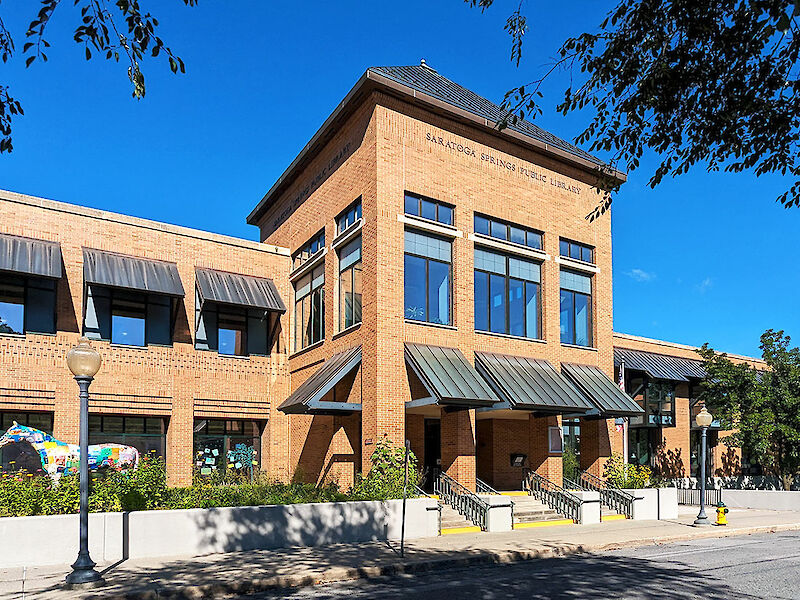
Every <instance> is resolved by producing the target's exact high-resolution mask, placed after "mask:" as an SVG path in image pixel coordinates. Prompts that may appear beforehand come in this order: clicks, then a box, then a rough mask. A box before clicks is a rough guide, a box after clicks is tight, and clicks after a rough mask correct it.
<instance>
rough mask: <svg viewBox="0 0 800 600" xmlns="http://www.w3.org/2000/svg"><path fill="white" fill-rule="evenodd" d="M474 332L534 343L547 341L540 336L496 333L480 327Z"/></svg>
mask: <svg viewBox="0 0 800 600" xmlns="http://www.w3.org/2000/svg"><path fill="white" fill-rule="evenodd" d="M475 333H477V334H480V335H489V336H492V337H499V338H504V339H508V340H519V341H521V342H534V343H536V344H546V343H547V341H546V340H543V339H541V338H529V337H524V336H521V335H511V334H510V333H496V332H494V331H483V330H481V329H476V330H475Z"/></svg>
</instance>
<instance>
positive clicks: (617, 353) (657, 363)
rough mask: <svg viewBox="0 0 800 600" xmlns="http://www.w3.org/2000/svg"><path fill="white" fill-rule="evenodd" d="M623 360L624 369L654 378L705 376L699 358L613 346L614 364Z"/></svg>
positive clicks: (695, 377)
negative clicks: (693, 358) (641, 372)
mask: <svg viewBox="0 0 800 600" xmlns="http://www.w3.org/2000/svg"><path fill="white" fill-rule="evenodd" d="M623 362H624V363H625V368H626V369H634V370H636V371H643V372H645V373H647V374H648V375H649V376H650V377H653V378H654V379H668V380H671V381H689V379H690V378H691V379H703V378H704V377H705V376H706V371H705V369H704V368H703V363H702V361H700V360H692V359H690V358H681V357H678V356H668V355H666V354H656V353H655V352H645V351H644V350H629V349H627V348H614V366H615V367H618V366H619V365H620V364H621V363H623Z"/></svg>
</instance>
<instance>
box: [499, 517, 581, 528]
mask: <svg viewBox="0 0 800 600" xmlns="http://www.w3.org/2000/svg"><path fill="white" fill-rule="evenodd" d="M574 524H575V521H573V520H572V519H558V520H556V521H533V522H532V523H514V529H528V528H529V527H552V526H553V525H574Z"/></svg>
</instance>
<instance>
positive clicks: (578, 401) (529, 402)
mask: <svg viewBox="0 0 800 600" xmlns="http://www.w3.org/2000/svg"><path fill="white" fill-rule="evenodd" d="M475 366H476V367H477V369H478V372H479V373H480V374H481V375H483V377H484V378H485V379H486V381H488V382H489V385H491V387H492V389H493V390H494V391H495V392H497V394H498V395H499V396H500V397H501V398H502V399H503V401H504V404H505V406H503V407H502V408H511V409H524V410H533V411H538V412H548V413H563V414H575V413H578V414H582V413H585V412H587V411H590V410H592V409H593V408H594V405H593V404H591V403H590V402H589V401H588V400H587V399H586V398H584V396H583V394H581V393H580V392H579V391H578V390H577V389H575V386H573V385H572V384H571V383H570V382H569V381H567V380H566V379H565V378H564V376H563V375H561V373H559V372H558V371H556V369H555V368H554V367H553V365H551V364H550V363H549V362H547V361H546V360H541V359H537V358H530V357H525V356H510V355H507V354H494V353H491V352H476V353H475ZM497 408H501V407H497Z"/></svg>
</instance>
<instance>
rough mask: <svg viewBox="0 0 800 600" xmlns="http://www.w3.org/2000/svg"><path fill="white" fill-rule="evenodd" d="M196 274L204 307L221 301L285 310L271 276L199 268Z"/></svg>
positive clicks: (247, 306)
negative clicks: (209, 303)
mask: <svg viewBox="0 0 800 600" xmlns="http://www.w3.org/2000/svg"><path fill="white" fill-rule="evenodd" d="M195 275H196V276H197V292H198V294H199V296H200V305H201V306H202V305H203V304H205V303H206V302H219V303H220V304H231V305H234V306H244V307H246V308H260V309H263V310H265V311H269V312H279V313H285V312H286V305H285V304H284V303H283V300H281V296H280V294H279V293H278V288H277V287H275V283H274V282H273V281H272V279H267V278H266V277H254V276H252V275H239V274H237V273H227V272H225V271H215V270H214V269H201V268H199V267H198V268H197V269H195Z"/></svg>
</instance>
